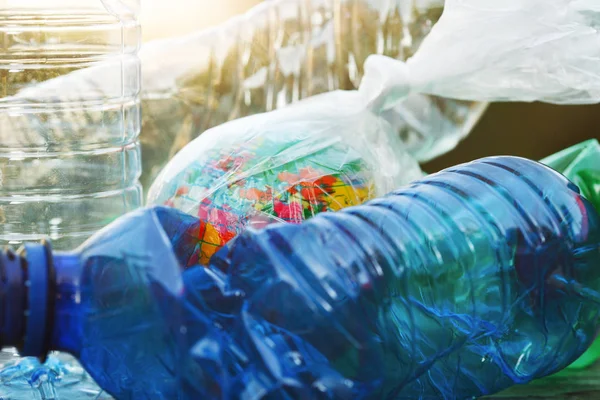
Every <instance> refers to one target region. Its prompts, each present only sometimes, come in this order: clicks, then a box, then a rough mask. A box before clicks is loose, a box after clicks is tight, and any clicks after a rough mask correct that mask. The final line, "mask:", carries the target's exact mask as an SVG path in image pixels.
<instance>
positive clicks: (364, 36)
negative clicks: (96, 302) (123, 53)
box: [0, 0, 486, 214]
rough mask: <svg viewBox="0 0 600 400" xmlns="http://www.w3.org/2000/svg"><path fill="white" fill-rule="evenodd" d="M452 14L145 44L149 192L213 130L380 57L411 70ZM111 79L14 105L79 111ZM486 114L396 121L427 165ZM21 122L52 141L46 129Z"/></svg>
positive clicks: (272, 12)
mask: <svg viewBox="0 0 600 400" xmlns="http://www.w3.org/2000/svg"><path fill="white" fill-rule="evenodd" d="M442 9H443V1H442V0H408V1H406V0H401V1H400V0H394V1H385V2H382V1H373V0H343V1H336V0H317V1H315V0H311V1H306V0H275V1H265V2H262V3H261V4H259V5H258V6H256V7H254V8H253V9H251V10H250V11H249V12H248V13H246V14H244V15H241V16H238V17H235V18H233V19H231V20H230V21H228V22H227V23H225V24H223V25H220V26H217V27H214V28H211V29H206V30H201V31H198V32H195V33H193V34H190V35H187V36H183V37H177V38H172V39H171V38H170V39H164V40H156V41H153V42H149V43H145V44H144V45H143V46H142V48H141V50H140V58H141V60H142V93H141V110H142V132H141V136H140V140H141V148H142V154H143V158H142V163H143V176H142V183H143V185H144V188H145V189H146V190H147V189H148V188H149V187H150V184H151V183H152V181H153V180H154V179H155V178H156V176H157V175H158V173H159V172H160V170H161V169H162V168H163V167H164V166H165V165H166V164H167V162H168V161H169V160H170V159H171V158H172V157H173V156H174V155H175V154H176V153H177V152H178V151H179V150H181V149H182V148H183V147H184V146H185V145H186V144H188V143H189V142H190V141H192V140H193V139H195V138H196V137H198V136H199V135H201V134H202V133H203V132H204V131H206V130H207V129H210V128H212V127H214V126H217V125H220V124H222V123H224V122H227V121H230V120H233V119H236V118H240V117H244V116H247V115H253V114H256V113H262V112H268V111H271V110H274V109H279V108H283V107H285V106H287V105H289V104H291V103H294V102H297V101H299V100H301V99H303V98H306V97H309V96H312V95H316V94H320V93H324V92H329V91H333V90H350V89H356V88H357V87H358V85H359V84H360V81H361V79H362V76H363V74H364V70H363V65H364V61H365V59H366V58H367V57H368V56H369V55H371V54H385V55H388V56H390V57H394V58H398V59H402V60H405V59H407V58H408V57H410V56H411V55H412V54H413V53H414V52H415V50H416V49H417V48H418V47H419V45H420V43H421V41H422V40H423V38H424V37H425V36H426V35H427V34H428V33H429V31H430V29H431V27H432V26H433V24H434V23H435V22H436V21H437V20H438V18H439V17H440V15H441V13H442ZM173 23H177V22H176V21H173ZM50 71H53V70H52V69H50ZM54 72H55V74H54V75H55V76H56V75H62V74H63V73H66V71H64V70H60V71H53V73H54ZM107 74H108V75H109V76H110V74H111V71H110V70H108V71H107V70H106V69H105V68H103V67H102V66H98V67H97V68H91V69H86V72H82V73H80V74H75V75H73V74H66V75H64V76H57V77H56V78H55V79H48V80H47V81H45V82H40V83H39V84H38V85H35V86H33V87H32V88H31V89H30V90H29V91H27V92H26V93H19V92H16V93H11V94H14V96H15V100H13V101H15V102H18V101H22V98H23V96H25V97H27V98H31V97H34V98H35V97H40V96H44V97H52V98H60V99H63V101H65V102H69V103H77V102H78V101H79V100H80V98H81V95H80V93H82V92H89V93H94V96H95V97H103V98H106V99H112V98H114V93H113V91H112V89H110V88H105V81H106V79H107ZM48 78H51V76H48ZM39 80H40V81H41V79H39ZM57 88H60V90H57ZM485 108H486V105H485V104H480V103H477V104H476V103H472V102H467V101H460V100H448V99H443V98H440V97H436V96H427V95H420V94H415V95H414V96H412V97H411V98H410V99H409V100H408V101H406V102H404V103H403V104H399V105H398V106H397V107H396V108H394V109H393V110H389V111H388V112H387V113H386V118H387V119H388V121H389V123H390V124H391V125H392V126H393V127H394V129H395V130H396V132H397V135H398V136H400V137H401V138H402V140H403V142H404V143H405V144H406V145H407V148H408V150H409V152H410V153H411V154H412V155H413V156H414V157H415V158H417V159H418V160H419V161H425V160H428V159H431V158H433V157H435V156H438V155H440V154H442V153H445V152H447V151H449V150H451V149H452V148H453V147H454V146H455V145H456V143H458V142H459V141H460V140H461V139H462V138H464V137H465V136H466V135H467V134H468V133H469V132H470V130H471V128H472V127H473V125H474V124H475V123H476V122H477V121H478V119H479V117H480V116H481V115H482V113H483V112H484V110H485ZM65 117H68V120H69V121H70V126H71V127H73V128H75V129H79V127H82V129H90V128H89V127H90V126H96V125H99V124H101V123H102V119H101V118H100V117H101V116H100V115H97V114H94V113H92V114H90V113H85V112H77V110H69V112H68V114H67V115H65ZM0 120H1V116H0ZM20 123H21V124H23V125H24V126H27V127H28V128H27V129H29V131H30V132H36V133H37V134H38V135H40V136H41V137H43V135H44V133H43V131H41V130H40V129H37V128H38V125H35V124H33V125H32V124H31V122H30V121H29V120H26V119H23V120H21V122H20ZM1 126H2V125H1V123H0V127H1ZM0 131H1V129H0ZM31 140H34V139H31ZM35 140H37V139H35ZM82 214H85V213H82Z"/></svg>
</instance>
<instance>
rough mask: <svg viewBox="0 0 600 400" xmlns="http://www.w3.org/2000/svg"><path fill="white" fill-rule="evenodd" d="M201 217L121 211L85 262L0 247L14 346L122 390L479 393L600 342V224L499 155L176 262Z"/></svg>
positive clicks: (177, 394) (563, 189) (574, 198)
mask: <svg viewBox="0 0 600 400" xmlns="http://www.w3.org/2000/svg"><path fill="white" fill-rule="evenodd" d="M198 226H199V222H198V220H197V219H196V218H194V217H192V216H190V215H187V214H184V213H181V212H180V211H177V210H174V209H169V208H162V207H158V208H148V209H144V210H139V211H136V212H133V213H131V214H129V215H128V216H126V217H123V218H122V219H120V220H119V221H118V222H115V223H114V224H112V225H111V226H109V227H107V228H105V229H104V230H103V231H101V232H100V233H98V234H97V235H96V236H95V237H94V238H93V239H91V240H90V241H88V242H87V243H86V244H84V245H83V246H82V247H80V248H79V249H78V250H77V251H75V252H71V253H59V252H57V253H54V254H53V253H52V251H51V250H50V248H49V247H48V246H41V245H28V246H27V247H26V248H25V251H24V252H22V253H21V254H18V255H16V254H13V253H10V252H7V253H4V254H3V255H2V257H1V258H0V260H1V263H0V265H1V267H2V273H3V276H5V279H4V280H2V285H3V287H2V289H3V290H2V291H0V295H1V296H2V298H1V299H0V305H1V306H2V315H4V318H3V319H2V320H1V324H2V325H1V328H2V329H0V332H1V334H2V337H1V338H0V339H1V343H2V345H3V346H7V345H14V346H17V347H19V349H20V351H21V352H22V354H25V355H31V356H44V355H45V354H47V352H48V351H49V350H51V349H59V350H65V351H69V352H71V353H72V354H74V355H76V356H77V357H78V358H79V359H80V360H81V362H82V364H83V365H84V366H85V367H86V368H87V369H88V371H89V372H90V373H91V375H92V376H93V377H94V378H95V379H96V380H97V382H98V383H99V384H100V385H101V386H102V387H103V388H104V389H106V390H107V391H109V392H110V393H112V394H113V395H115V396H116V397H117V398H123V399H129V398H135V399H141V398H151V399H173V398H180V399H198V398H210V399H217V398H221V399H238V398H331V399H332V398H335V399H360V398H373V399H375V398H388V399H406V398H410V399H434V398H440V397H441V398H456V399H467V398H473V397H477V396H480V395H484V394H489V393H494V392H496V391H499V390H501V389H504V388H506V387H508V386H511V385H513V384H518V383H524V382H527V381H529V380H531V379H535V378H539V377H542V376H545V375H548V374H551V373H553V372H555V371H557V370H560V369H561V368H563V367H565V366H567V365H568V364H569V363H570V362H572V361H573V360H574V359H575V358H577V357H578V356H579V355H581V354H582V353H583V352H584V351H585V349H586V348H587V347H588V346H589V344H590V343H591V342H592V340H593V339H594V337H595V335H596V333H597V332H598V328H599V325H598V310H599V308H598V307H599V305H600V295H599V292H598V291H599V290H600V270H598V268H597V267H598V264H599V263H600V252H599V249H600V216H599V215H598V214H597V212H596V211H595V210H594V209H593V207H592V206H591V205H590V203H588V202H587V200H585V199H584V198H583V197H582V196H581V195H580V193H579V190H578V188H577V187H576V186H575V185H573V184H572V183H570V182H569V181H568V180H566V179H565V178H564V177H563V176H562V175H560V174H559V173H557V172H555V171H553V170H551V169H549V168H548V167H545V166H543V165H541V164H538V163H535V162H532V161H528V160H524V159H520V158H513V157H493V158H487V159H483V160H479V161H476V162H473V163H469V164H465V165H461V166H457V167H454V168H451V169H448V170H446V171H443V172H441V173H438V174H435V175H431V176H429V177H427V178H425V179H423V180H421V181H419V182H416V183H414V184H412V185H410V186H408V187H406V188H404V189H400V190H398V191H397V192H394V193H392V194H390V195H388V196H387V197H384V198H381V199H378V200H374V201H372V202H370V203H368V204H366V205H363V206H358V207H354V208H347V209H344V210H342V211H339V212H336V213H323V214H319V215H317V216H316V217H314V218H312V219H310V220H308V221H306V222H304V223H302V224H300V225H272V226H270V227H267V228H265V229H263V230H260V231H255V230H248V231H246V232H245V233H243V234H242V235H241V236H239V237H238V238H237V239H235V240H233V241H232V242H230V243H229V244H228V245H227V246H226V247H225V248H223V249H222V250H221V251H220V252H218V253H217V254H216V255H215V256H214V257H213V259H212V261H211V265H210V267H209V268H204V267H200V266H196V267H191V268H187V269H183V268H181V267H180V266H182V265H186V264H187V263H186V261H187V260H186V258H187V257H189V255H190V254H191V252H193V249H194V241H195V240H196V238H197V234H198Z"/></svg>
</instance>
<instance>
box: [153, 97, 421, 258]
mask: <svg viewBox="0 0 600 400" xmlns="http://www.w3.org/2000/svg"><path fill="white" fill-rule="evenodd" d="M359 100H360V98H359V97H357V96H356V93H355V92H333V93H327V94H323V95H320V96H316V97H314V98H312V99H310V100H308V101H304V102H300V103H297V104H295V105H292V106H290V107H287V108H285V109H282V110H278V111H273V112H270V113H265V114H258V115H254V116H250V117H246V118H242V119H239V120H235V121H232V122H229V123H226V124H224V125H221V126H219V127H217V128H213V129H211V130H209V131H207V132H205V133H204V134H203V135H201V136H200V137H199V138H197V139H196V140H194V141H193V142H192V143H190V144H189V145H188V146H187V147H186V148H184V150H182V151H181V152H180V153H178V154H177V156H176V157H175V158H174V159H173V160H172V161H171V162H170V163H169V164H168V166H167V167H166V168H165V170H164V171H163V172H162V174H161V175H160V176H159V178H158V179H157V181H156V182H155V184H154V185H153V186H152V188H151V189H150V193H149V195H148V202H149V203H150V204H165V205H169V206H172V207H175V208H178V209H180V210H183V211H185V212H187V213H189V214H192V215H194V216H198V217H199V218H200V220H201V227H200V229H199V232H198V248H197V249H196V254H195V256H193V257H192V258H191V261H190V262H191V264H196V263H198V262H200V263H201V264H203V265H206V264H207V263H208V261H209V259H210V257H211V256H212V255H213V254H214V253H215V252H216V251H217V250H218V249H219V248H221V247H222V246H223V245H225V244H226V243H227V241H229V240H230V239H232V238H234V237H235V236H237V235H238V234H239V233H241V232H242V231H244V230H245V229H246V228H247V227H253V228H260V227H263V226H265V225H267V224H270V223H273V222H286V223H300V222H302V221H304V220H305V219H308V218H310V217H312V216H314V215H316V214H318V213H320V212H325V211H337V210H340V209H342V208H345V207H348V206H354V205H359V204H362V203H364V202H365V201H367V200H370V199H373V198H375V197H377V196H381V195H384V194H385V193H387V192H389V191H391V190H393V189H395V188H397V187H399V186H401V185H402V184H405V183H408V182H410V181H412V180H414V179H417V178H419V177H421V176H422V173H421V170H420V168H419V165H418V163H417V161H416V160H414V158H412V157H410V156H409V155H408V154H407V153H406V152H405V149H404V146H403V144H402V142H401V140H400V138H399V137H398V135H396V134H395V133H394V131H393V129H392V128H391V126H390V125H389V124H388V123H387V122H386V121H385V120H384V119H381V118H378V117H376V116H375V115H374V114H373V113H371V112H369V111H368V110H365V109H364V108H363V107H362V106H361V102H360V101H359Z"/></svg>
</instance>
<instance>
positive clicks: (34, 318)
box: [20, 244, 49, 357]
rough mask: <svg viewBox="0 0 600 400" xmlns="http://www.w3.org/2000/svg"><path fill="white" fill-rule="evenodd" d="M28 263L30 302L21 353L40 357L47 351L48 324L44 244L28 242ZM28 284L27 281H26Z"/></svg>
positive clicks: (26, 247) (46, 269)
mask: <svg viewBox="0 0 600 400" xmlns="http://www.w3.org/2000/svg"><path fill="white" fill-rule="evenodd" d="M25 251H26V254H27V264H28V283H29V284H28V286H29V293H28V296H27V297H28V303H27V314H26V315H27V322H26V330H25V332H26V333H25V340H24V343H23V349H22V350H21V352H20V353H21V355H22V356H24V357H40V356H42V355H44V354H45V353H46V352H45V350H46V349H45V339H46V334H47V332H46V328H47V326H48V323H47V318H48V286H49V285H48V281H49V276H48V257H47V253H46V248H45V247H44V245H39V244H26V245H25ZM26 285H27V282H26Z"/></svg>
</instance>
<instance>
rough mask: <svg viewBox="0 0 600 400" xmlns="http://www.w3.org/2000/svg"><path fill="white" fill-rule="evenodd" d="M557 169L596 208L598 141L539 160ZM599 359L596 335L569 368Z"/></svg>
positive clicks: (599, 163) (599, 164) (599, 185)
mask: <svg viewBox="0 0 600 400" xmlns="http://www.w3.org/2000/svg"><path fill="white" fill-rule="evenodd" d="M541 162H542V163H543V164H546V165H547V166H549V167H551V168H553V169H555V170H557V171H558V172H561V173H562V174H563V175H565V176H566V177H567V178H569V179H570V180H571V181H572V182H573V183H575V184H576V185H577V186H579V188H580V189H581V194H582V195H583V196H584V197H585V198H586V199H588V200H589V201H590V202H591V203H592V204H593V205H594V207H595V208H596V210H598V211H599V212H600V143H598V140H596V139H592V140H587V141H585V142H583V143H579V144H577V145H575V146H573V147H569V148H568V149H565V150H563V151H560V152H558V153H556V154H554V155H552V156H550V157H548V158H545V159H543V160H542V161H541ZM598 359H600V337H598V338H597V339H596V341H595V342H594V343H593V344H592V345H591V346H590V348H589V349H588V350H587V351H586V352H585V353H584V354H583V355H582V356H581V357H580V358H579V359H578V360H577V361H575V362H574V363H573V364H571V365H570V366H569V368H571V369H583V368H587V367H589V366H591V365H592V364H594V363H596V361H597V360H598Z"/></svg>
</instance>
